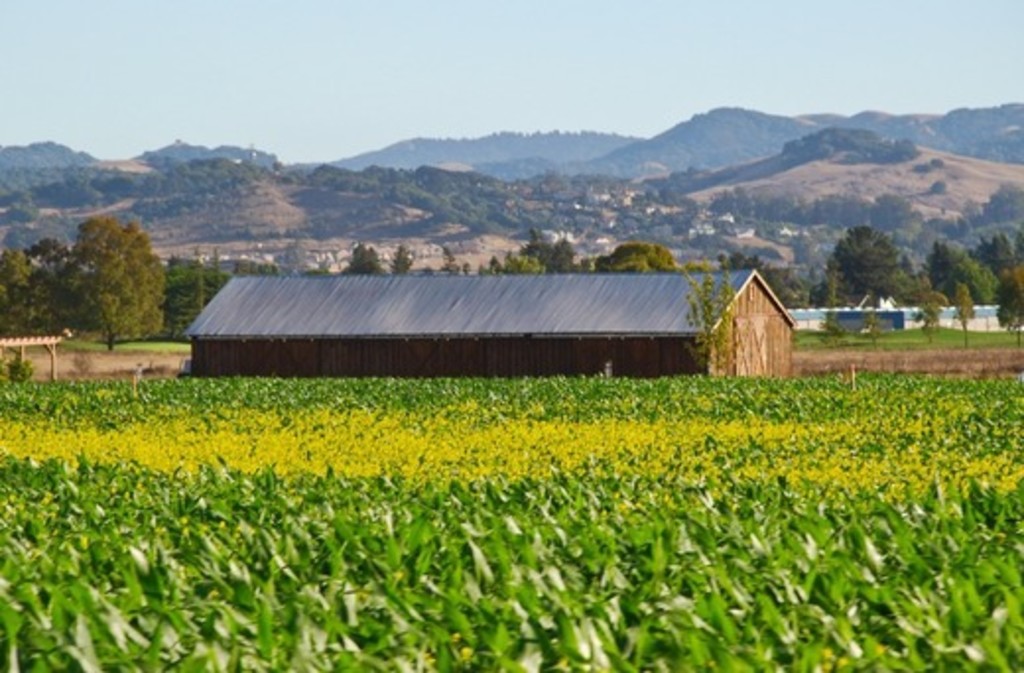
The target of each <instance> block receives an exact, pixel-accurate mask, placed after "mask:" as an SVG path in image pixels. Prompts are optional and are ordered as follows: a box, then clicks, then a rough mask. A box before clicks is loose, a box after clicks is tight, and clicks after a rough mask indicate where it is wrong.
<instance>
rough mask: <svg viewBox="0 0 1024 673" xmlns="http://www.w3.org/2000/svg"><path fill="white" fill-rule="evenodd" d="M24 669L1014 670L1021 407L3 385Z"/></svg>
mask: <svg viewBox="0 0 1024 673" xmlns="http://www.w3.org/2000/svg"><path fill="white" fill-rule="evenodd" d="M0 419H2V423H0V661H2V662H3V663H2V664H0V667H2V668H5V669H10V670H54V669H58V670H65V669H77V670H109V669H114V670H118V669H126V668H127V669H143V670H164V669H169V668H180V669H183V670H275V671H276V670H311V669H312V670H320V669H351V670H387V671H391V670H411V671H416V670H445V671H449V670H510V671H548V670H615V671H631V670H633V671H641V670H644V671H646V670H666V671H678V670H710V669H714V670H738V671H743V670H787V671H788V670H796V671H819V670H820V671H833V670H929V671H930V670H995V671H999V670H1005V671H1014V670H1021V668H1022V666H1024V615H1022V607H1021V606H1022V602H1024V583H1022V568H1024V453H1022V438H1021V428H1022V427H1024V386H1021V385H1020V384H1018V383H1016V382H1013V381H949V380H940V379H927V378H916V377H886V376H864V377H861V379H860V380H859V381H858V386H857V388H856V389H851V388H850V387H847V386H844V385H843V384H842V383H841V382H839V381H837V380H835V379H831V378H830V379H804V380H787V381H764V380H762V381H757V380H729V379H708V378H677V379H660V380H652V381H632V380H619V379H558V378H554V379H536V380H488V381H482V380H457V381H455V380H431V381H399V380H347V381H324V380H308V381H279V380H244V379H233V380H188V381H156V382H146V383H145V384H144V385H142V386H141V387H140V388H139V390H138V393H137V394H133V391H132V388H131V386H129V385H125V384H115V383H106V384H73V385H72V384H68V385H45V386H44V385H7V386H2V387H0Z"/></svg>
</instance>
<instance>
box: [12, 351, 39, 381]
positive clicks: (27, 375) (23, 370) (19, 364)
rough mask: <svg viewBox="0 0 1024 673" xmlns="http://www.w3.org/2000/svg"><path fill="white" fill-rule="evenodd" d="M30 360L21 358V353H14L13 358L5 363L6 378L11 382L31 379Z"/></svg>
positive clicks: (31, 368)
mask: <svg viewBox="0 0 1024 673" xmlns="http://www.w3.org/2000/svg"><path fill="white" fill-rule="evenodd" d="M32 371H33V367H32V361H31V360H23V359H22V357H21V355H15V356H14V359H13V360H10V361H9V362H8V363H7V380H8V381H10V382H11V383H23V382H25V381H30V380H31V379H32Z"/></svg>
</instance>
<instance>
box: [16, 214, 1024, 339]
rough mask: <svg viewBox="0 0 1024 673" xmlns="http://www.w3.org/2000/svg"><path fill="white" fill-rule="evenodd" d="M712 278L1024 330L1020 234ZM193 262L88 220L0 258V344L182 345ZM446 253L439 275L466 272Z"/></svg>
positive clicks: (568, 258)
mask: <svg viewBox="0 0 1024 673" xmlns="http://www.w3.org/2000/svg"><path fill="white" fill-rule="evenodd" d="M717 261H718V266H719V268H722V269H732V270H741V269H754V270H757V271H758V272H759V273H761V274H762V276H764V277H765V279H766V281H767V282H768V283H769V285H770V286H771V287H772V288H773V289H774V290H775V292H776V294H777V295H778V296H779V298H780V300H781V301H782V302H783V303H784V304H785V305H787V306H800V305H807V304H808V303H810V304H813V305H818V306H844V305H847V306H848V305H856V304H859V303H861V302H862V300H863V299H864V298H865V297H874V298H881V297H892V298H894V299H895V300H896V301H897V302H899V303H902V304H904V305H918V306H922V307H933V306H947V305H951V304H953V303H956V304H965V303H969V304H971V305H973V304H974V303H979V304H998V305H999V306H1000V309H999V311H1000V313H999V316H1000V321H1001V323H1002V324H1004V325H1006V326H1007V327H1008V328H1010V329H1019V328H1020V327H1021V326H1022V325H1024V226H1022V227H1021V229H1020V230H1019V231H1018V232H1017V234H1016V236H1015V237H1014V238H1011V237H1010V236H1008V235H1007V234H1005V233H997V234H995V235H993V236H992V237H990V238H982V239H981V242H980V243H979V244H978V245H977V246H976V247H975V248H973V249H964V248H961V247H958V246H955V245H952V244H950V243H947V242H943V241H936V242H935V243H934V244H933V245H932V248H931V250H930V251H929V252H928V254H927V257H926V261H925V263H924V265H922V266H919V267H915V266H914V265H913V264H912V263H911V262H910V261H909V260H908V259H907V257H906V256H905V255H901V254H900V252H899V250H898V248H897V247H896V245H895V244H894V242H893V240H892V236H891V235H890V234H889V233H887V232H885V231H880V230H878V229H875V228H873V227H870V226H866V225H862V226H856V227H851V228H849V229H847V230H846V232H845V234H844V235H843V236H842V237H841V238H840V240H839V242H838V243H837V245H836V246H835V248H834V249H833V251H832V253H831V255H830V256H829V258H828V263H827V266H826V270H825V274H824V277H823V278H821V279H820V280H819V281H818V282H817V283H816V284H815V283H812V281H811V280H810V279H808V278H806V277H801V276H799V275H798V274H796V273H795V272H794V271H793V270H792V269H790V268H785V267H778V266H774V265H772V264H769V263H767V262H765V261H764V260H762V259H761V258H759V257H758V256H757V255H745V254H743V253H740V252H733V253H732V254H729V255H724V254H723V255H720V256H719V258H718V260H717ZM414 262H415V260H414V258H413V255H412V252H411V251H410V250H409V249H408V248H407V247H406V246H404V245H402V246H399V248H398V250H397V251H396V253H395V254H394V255H393V256H392V258H391V260H390V261H389V263H388V264H387V265H386V266H385V262H384V260H383V259H382V258H381V256H380V255H379V254H378V253H377V251H376V250H375V249H374V248H373V246H371V245H367V244H357V245H356V246H355V247H354V248H353V251H352V256H351V259H350V262H349V264H348V266H347V268H346V269H345V270H344V271H343V273H348V274H383V273H392V274H405V273H410V272H412V270H413V265H414ZM220 266H221V265H220V263H219V260H218V259H217V258H216V256H215V257H214V259H213V260H212V261H210V262H207V261H204V260H202V259H201V258H200V257H199V255H198V254H197V255H196V256H195V257H194V258H192V259H182V258H172V259H171V260H169V261H168V263H167V264H166V266H165V265H164V264H163V263H161V261H160V259H159V258H158V257H157V256H156V255H155V254H154V253H153V251H152V247H151V245H150V240H149V237H148V235H147V234H146V232H145V231H143V230H142V228H141V227H140V226H139V224H138V223H136V222H128V223H126V224H122V223H121V222H120V221H118V220H117V219H116V218H113V217H106V216H104V217H94V218H91V219H89V220H87V221H85V222H83V223H82V224H81V225H80V226H79V227H78V235H77V239H76V241H75V243H74V244H73V245H70V246H69V245H65V244H64V243H61V242H60V241H57V240H54V239H44V240H42V241H39V242H38V243H36V244H34V245H32V246H30V247H28V248H26V249H23V250H18V249H6V250H4V251H3V252H2V253H0V335H32V334H60V333H62V332H64V331H65V330H69V329H70V330H73V331H76V332H87V333H95V334H98V335H100V336H101V338H102V339H103V341H104V342H105V343H106V344H107V346H108V348H111V349H112V348H113V346H114V344H115V343H116V342H117V341H118V340H121V339H125V338H135V337H143V336H151V335H157V334H163V335H166V336H169V337H172V338H177V337H180V336H182V334H183V332H184V330H185V329H186V328H187V327H188V325H189V324H191V322H192V321H193V320H194V319H195V317H196V316H197V315H198V314H199V312H200V311H201V310H202V308H203V307H204V306H205V305H206V303H207V302H208V301H209V300H210V299H212V298H213V296H214V295H215V294H216V293H217V291H218V290H220V288H221V287H222V286H223V285H224V284H225V283H226V282H227V280H228V278H229V277H230V274H228V273H226V272H225V271H223V270H222V269H221V268H220ZM680 270H684V267H680V265H679V264H678V263H677V261H676V259H675V258H674V256H673V255H672V253H671V251H669V250H668V249H667V248H666V247H665V246H663V245H661V244H657V243H650V242H644V241H629V242H626V243H623V244H621V245H619V246H618V247H617V248H616V249H615V250H613V251H612V252H610V253H609V254H607V255H601V256H597V257H594V258H585V257H581V256H580V255H578V254H577V252H576V250H575V249H574V247H573V245H572V243H571V242H570V241H569V240H567V239H559V240H555V241H549V240H546V239H545V238H544V236H543V235H542V234H541V232H540V231H539V230H538V229H533V230H531V231H530V235H529V238H528V240H527V241H526V242H525V243H524V244H523V245H522V246H521V247H520V249H519V250H518V251H517V252H513V253H509V254H507V255H506V256H505V257H504V259H498V258H497V257H493V258H492V259H491V260H490V262H489V263H488V264H487V265H482V266H480V267H478V268H477V269H476V270H475V271H476V273H479V274H523V273H534V274H541V273H588V272H600V273H609V272H633V273H642V272H667V271H680ZM234 271H235V273H236V274H266V273H276V272H277V268H276V267H274V266H273V265H260V264H255V263H247V262H239V263H237V264H236V267H235V270H234ZM473 271H474V270H473V269H471V268H470V267H469V265H468V264H465V263H461V264H460V263H459V261H458V259H457V258H456V256H455V255H454V254H452V252H451V251H450V250H449V249H447V248H445V250H444V261H443V265H442V267H441V268H440V269H439V270H437V272H440V273H449V274H469V273H473Z"/></svg>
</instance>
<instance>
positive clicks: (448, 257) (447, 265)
mask: <svg viewBox="0 0 1024 673" xmlns="http://www.w3.org/2000/svg"><path fill="white" fill-rule="evenodd" d="M441 257H442V259H443V260H444V262H443V263H442V264H441V271H443V272H444V273H447V274H449V275H451V276H457V275H459V273H460V272H461V271H462V266H460V265H459V261H458V260H457V259H455V253H454V252H452V250H451V248H449V247H448V246H447V245H446V246H443V247H442V248H441Z"/></svg>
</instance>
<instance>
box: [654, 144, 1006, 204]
mask: <svg viewBox="0 0 1024 673" xmlns="http://www.w3.org/2000/svg"><path fill="white" fill-rule="evenodd" d="M651 184H652V185H661V186H670V187H671V189H673V190H675V191H678V192H681V193H685V194H688V195H690V196H691V197H692V198H695V199H697V200H701V201H704V200H707V199H709V198H711V197H712V196H714V194H716V193H718V192H720V191H723V190H726V189H736V188H742V189H744V190H745V191H746V192H747V193H749V194H756V195H775V196H788V197H794V198H799V199H802V200H804V201H812V200H814V199H818V198H822V197H826V196H835V195H841V196H852V197H857V198H861V199H869V200H870V199H876V198H878V197H879V196H882V195H884V194H891V195H896V196H900V197H903V198H906V199H908V200H909V201H910V202H911V204H912V205H913V206H914V208H915V209H916V210H917V211H918V212H920V213H921V214H922V215H924V216H926V217H947V218H948V217H956V216H960V215H963V214H964V211H965V209H966V208H968V207H970V206H971V204H974V205H975V206H976V205H977V204H980V203H983V202H985V201H986V200H987V199H988V198H989V197H990V196H991V195H992V194H993V193H994V192H995V191H996V190H998V189H999V188H1000V187H1001V186H1003V185H1015V186H1017V187H1020V188H1024V165H1020V164H1006V163H997V162H990V161H982V160H979V159H974V158H970V157H964V156H959V155H955V154H949V153H946V152H938V151H936V150H931V149H926V148H918V147H916V146H915V145H913V143H910V142H909V141H906V140H901V141H892V140H887V139H885V138H882V137H881V136H879V135H878V134H876V133H873V132H871V131H863V130H860V129H835V128H832V129H826V130H824V131H819V132H818V133H814V134H812V135H810V136H806V137H804V138H800V139H798V140H794V141H790V142H788V143H786V145H785V146H784V147H783V151H782V152H781V153H779V154H778V155H776V156H773V157H768V158H765V159H761V160H758V161H753V162H750V163H747V164H742V165H737V166H730V167H728V168H723V169H719V170H716V171H704V172H694V171H690V172H686V173H677V174H673V175H672V176H669V177H668V178H666V179H664V180H656V181H652V182H651Z"/></svg>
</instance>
